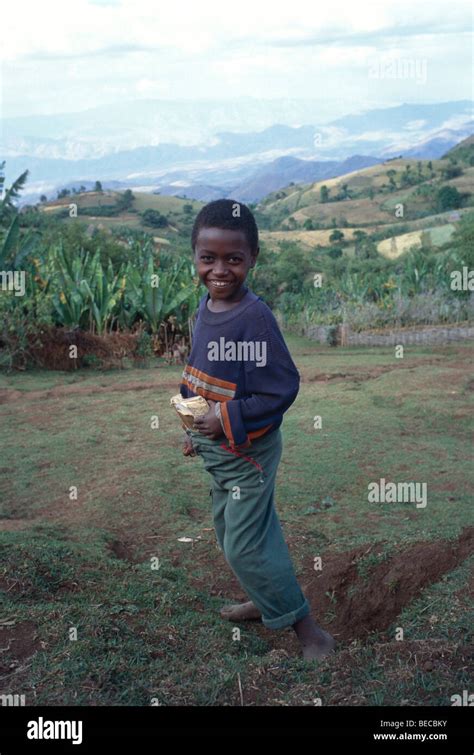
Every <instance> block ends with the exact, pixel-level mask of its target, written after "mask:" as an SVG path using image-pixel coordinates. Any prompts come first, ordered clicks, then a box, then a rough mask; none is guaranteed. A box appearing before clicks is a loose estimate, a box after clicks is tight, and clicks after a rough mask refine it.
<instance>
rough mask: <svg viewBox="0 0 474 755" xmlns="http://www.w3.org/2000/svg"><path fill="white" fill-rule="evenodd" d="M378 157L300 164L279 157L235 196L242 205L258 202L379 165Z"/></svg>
mask: <svg viewBox="0 0 474 755" xmlns="http://www.w3.org/2000/svg"><path fill="white" fill-rule="evenodd" d="M379 162H381V160H379V159H377V158H375V157H367V156H364V155H354V156H353V157H349V158H347V159H346V160H343V161H340V162H338V161H337V160H325V161H318V160H299V159H298V158H296V157H291V156H288V157H280V158H278V159H277V160H274V161H273V162H271V163H270V164H269V165H265V166H264V167H263V168H260V169H259V170H257V171H256V172H255V174H254V175H253V176H251V177H250V178H248V179H247V180H245V181H242V182H241V183H240V184H238V185H237V186H235V187H234V188H233V189H232V196H234V197H235V198H236V199H239V200H241V201H242V202H256V201H258V200H260V199H262V198H263V197H265V196H267V195H268V194H270V193H271V192H274V191H277V190H278V189H281V188H283V187H285V186H288V185H289V184H291V183H308V182H312V181H318V180H320V179H322V178H333V177H335V176H341V175H344V174H345V173H349V172H351V171H353V170H359V169H361V168H367V167H369V166H371V165H377V163H379Z"/></svg>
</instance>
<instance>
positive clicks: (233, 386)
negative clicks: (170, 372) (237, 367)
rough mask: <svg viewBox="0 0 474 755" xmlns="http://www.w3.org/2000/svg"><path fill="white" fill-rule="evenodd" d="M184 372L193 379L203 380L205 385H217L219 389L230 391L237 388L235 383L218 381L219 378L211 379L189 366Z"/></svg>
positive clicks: (210, 376) (209, 376)
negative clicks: (186, 371) (193, 377)
mask: <svg viewBox="0 0 474 755" xmlns="http://www.w3.org/2000/svg"><path fill="white" fill-rule="evenodd" d="M186 370H188V372H190V373H191V375H194V376H195V377H198V378H200V379H201V380H204V381H205V382H206V383H211V384H212V385H218V386H219V387H220V388H228V390H230V391H235V389H236V388H237V383H229V381H228V380H220V379H219V378H216V377H213V376H212V375H208V374H207V372H202V370H197V369H196V368H195V367H190V366H189V365H188V366H187V367H186Z"/></svg>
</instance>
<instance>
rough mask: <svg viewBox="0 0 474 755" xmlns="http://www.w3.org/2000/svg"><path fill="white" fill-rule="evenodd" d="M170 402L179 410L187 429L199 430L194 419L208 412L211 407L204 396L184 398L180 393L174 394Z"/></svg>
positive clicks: (182, 422)
mask: <svg viewBox="0 0 474 755" xmlns="http://www.w3.org/2000/svg"><path fill="white" fill-rule="evenodd" d="M170 403H171V406H174V408H175V409H176V411H177V412H178V415H179V417H180V419H181V424H182V425H183V427H184V429H185V430H186V428H189V429H190V430H197V427H195V425H194V419H195V418H196V417H202V416H204V414H207V413H208V411H209V409H210V408H211V407H210V406H209V404H208V403H207V401H206V399H205V398H203V396H193V397H192V398H183V397H182V395H181V394H180V393H178V394H176V396H173V398H172V399H171V401H170Z"/></svg>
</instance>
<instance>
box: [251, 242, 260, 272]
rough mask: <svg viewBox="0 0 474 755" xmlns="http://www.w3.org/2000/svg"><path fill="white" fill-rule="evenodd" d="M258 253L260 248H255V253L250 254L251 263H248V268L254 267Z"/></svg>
mask: <svg viewBox="0 0 474 755" xmlns="http://www.w3.org/2000/svg"><path fill="white" fill-rule="evenodd" d="M259 251H260V247H259V246H257V248H256V249H255V252H254V253H253V254H252V261H251V263H250V267H253V266H254V265H255V263H256V261H257V257H258V253H259Z"/></svg>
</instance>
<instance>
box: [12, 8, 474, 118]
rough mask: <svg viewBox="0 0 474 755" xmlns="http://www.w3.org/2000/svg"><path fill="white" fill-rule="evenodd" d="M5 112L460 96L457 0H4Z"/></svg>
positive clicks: (464, 38)
mask: <svg viewBox="0 0 474 755" xmlns="http://www.w3.org/2000/svg"><path fill="white" fill-rule="evenodd" d="M2 16H3V19H2V43H1V47H2V50H1V53H0V55H1V57H2V67H1V74H2V76H1V94H2V113H3V116H4V117H7V116H15V115H29V114H33V113H36V114H48V113H60V112H73V111H78V110H86V109H88V108H92V107H95V106H97V105H101V104H107V103H112V102H117V101H120V100H134V99H137V98H138V99H142V98H146V99H149V98H156V99H162V98H164V99H195V98H200V99H201V98H203V99H227V98H238V97H242V96H247V97H256V98H259V99H261V98H281V97H288V98H305V99H309V98H314V99H316V100H317V101H319V102H320V103H321V114H322V115H323V116H325V117H334V116H337V115H343V114H345V113H348V112H354V111H355V110H361V109H365V108H368V107H383V106H389V105H396V104H399V103H401V102H438V101H448V100H457V99H469V98H471V97H472V81H473V79H472V57H471V56H472V48H471V44H472V38H471V33H472V12H471V3H470V2H469V1H468V0H450V1H449V2H448V1H446V0H445V1H444V2H440V0H429V1H428V0H381V2H367V1H366V0H330V2H318V1H317V0H299V1H298V2H295V1H291V0H281V1H280V0H271V1H269V0H239V2H235V3H232V2H230V1H228V2H225V1H224V0H200V2H196V0H178V1H176V0H175V1H174V2H172V1H171V2H170V1H168V2H163V0H161V2H160V1H159V0H74V2H70V3H68V2H64V0H43V1H42V2H38V0H31V1H30V2H21V0H20V1H19V2H11V3H5V4H4V6H3V9H2Z"/></svg>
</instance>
